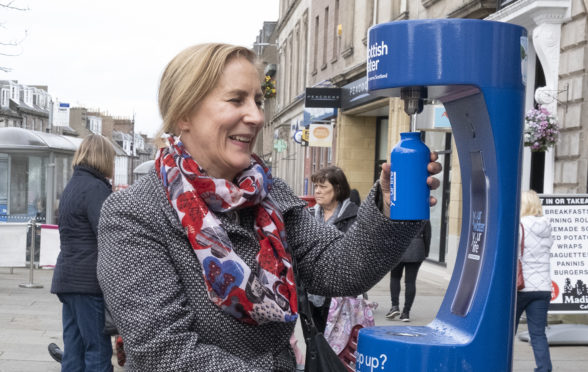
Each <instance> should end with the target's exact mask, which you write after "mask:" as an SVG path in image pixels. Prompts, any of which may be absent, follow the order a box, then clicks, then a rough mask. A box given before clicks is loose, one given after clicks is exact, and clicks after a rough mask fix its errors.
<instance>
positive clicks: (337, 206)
mask: <svg viewBox="0 0 588 372" xmlns="http://www.w3.org/2000/svg"><path fill="white" fill-rule="evenodd" d="M311 180H312V183H313V184H314V198H315V200H316V204H315V206H314V207H313V208H312V209H311V213H313V214H314V217H315V218H316V219H317V221H319V222H320V223H323V224H326V225H333V226H335V227H336V228H337V230H339V231H341V232H347V230H349V228H350V227H351V225H352V224H353V222H355V219H356V218H357V210H358V209H359V207H358V206H357V204H355V203H353V202H351V201H350V200H349V195H350V187H349V182H347V177H345V173H343V170H342V169H341V168H339V167H335V166H330V167H326V168H323V169H320V170H319V171H317V172H316V173H314V174H313V175H312V177H311ZM308 297H309V300H310V309H311V310H312V318H313V320H314V323H315V325H316V327H317V328H318V330H319V331H320V332H324V331H325V327H326V325H327V317H328V316H329V307H330V304H331V298H330V297H324V296H317V295H313V294H309V296H308Z"/></svg>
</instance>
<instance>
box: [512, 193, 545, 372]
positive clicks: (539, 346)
mask: <svg viewBox="0 0 588 372" xmlns="http://www.w3.org/2000/svg"><path fill="white" fill-rule="evenodd" d="M552 245H553V237H552V236H551V223H550V222H549V218H547V217H545V216H544V215H543V209H542V207H541V200H540V199H539V196H537V193H536V192H535V191H533V190H528V191H524V192H523V193H522V195H521V223H520V225H519V244H518V247H519V248H518V252H519V256H520V260H521V264H522V268H523V278H524V279H525V288H523V289H520V290H518V291H517V313H516V328H515V332H516V330H517V329H518V327H519V321H520V319H521V315H522V314H523V311H525V313H526V314H527V327H528V328H529V336H530V339H531V347H532V348H533V354H534V355H535V364H536V365H537V368H535V371H536V372H544V371H551V369H552V366H551V357H550V355H549V344H548V343H547V337H546V335H545V327H547V310H548V309H549V303H550V301H551V274H550V272H551V271H550V267H549V260H550V251H551V246H552ZM521 246H523V254H522V255H521V254H520V253H521Z"/></svg>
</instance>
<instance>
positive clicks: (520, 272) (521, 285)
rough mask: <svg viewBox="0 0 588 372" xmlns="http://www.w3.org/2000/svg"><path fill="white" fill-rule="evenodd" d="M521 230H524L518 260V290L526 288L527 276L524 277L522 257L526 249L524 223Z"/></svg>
mask: <svg viewBox="0 0 588 372" xmlns="http://www.w3.org/2000/svg"><path fill="white" fill-rule="evenodd" d="M521 230H522V232H523V237H522V239H521V255H520V257H519V258H518V260H517V291H520V290H521V289H523V288H525V278H524V277H523V264H522V263H521V258H522V257H523V252H524V251H525V228H524V227H523V224H521Z"/></svg>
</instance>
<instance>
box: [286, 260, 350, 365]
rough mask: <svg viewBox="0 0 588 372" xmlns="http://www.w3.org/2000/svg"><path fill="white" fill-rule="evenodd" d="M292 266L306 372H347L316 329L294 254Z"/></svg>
mask: <svg viewBox="0 0 588 372" xmlns="http://www.w3.org/2000/svg"><path fill="white" fill-rule="evenodd" d="M292 265H293V267H294V273H295V278H296V292H297V294H298V314H299V315H300V325H301V326H302V333H303V334H304V341H305V342H306V359H305V361H304V371H305V372H347V371H348V369H347V368H346V367H345V365H344V364H343V362H341V360H340V359H339V357H338V356H337V354H336V353H335V352H334V351H333V349H332V348H331V346H329V343H328V342H327V340H326V339H325V337H324V336H323V334H322V332H319V330H318V329H317V328H316V325H315V324H314V321H313V320H312V315H311V311H310V302H309V301H308V297H307V292H306V290H305V288H304V286H303V285H302V283H301V282H300V280H299V279H298V278H300V276H299V275H298V269H297V267H296V261H295V259H294V253H292Z"/></svg>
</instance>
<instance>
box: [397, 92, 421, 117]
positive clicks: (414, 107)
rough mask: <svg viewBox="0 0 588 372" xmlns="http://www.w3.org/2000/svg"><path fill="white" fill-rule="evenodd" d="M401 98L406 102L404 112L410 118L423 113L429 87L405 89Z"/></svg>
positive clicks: (401, 93)
mask: <svg viewBox="0 0 588 372" xmlns="http://www.w3.org/2000/svg"><path fill="white" fill-rule="evenodd" d="M400 98H402V100H403V101H404V112H406V114H407V115H408V116H412V115H414V114H420V113H421V112H422V111H423V105H424V100H425V98H427V87H423V86H416V87H405V88H402V89H401V90H400Z"/></svg>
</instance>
